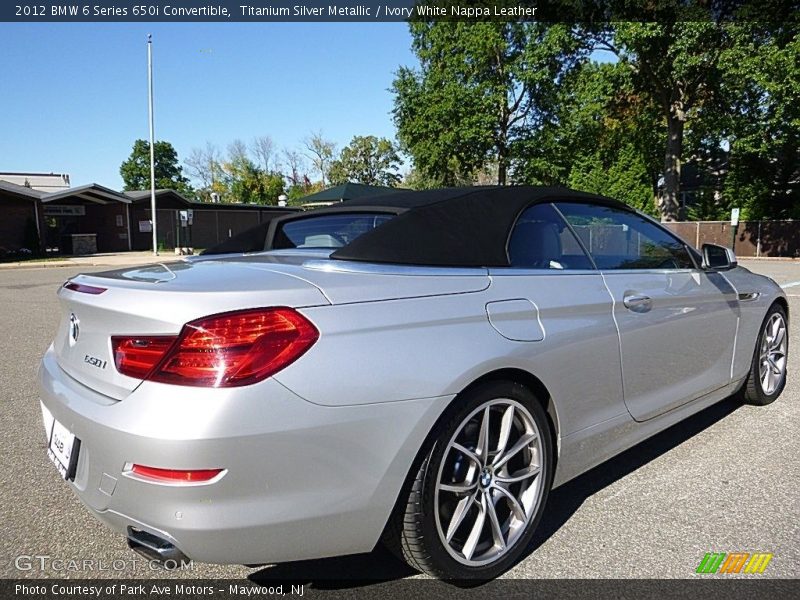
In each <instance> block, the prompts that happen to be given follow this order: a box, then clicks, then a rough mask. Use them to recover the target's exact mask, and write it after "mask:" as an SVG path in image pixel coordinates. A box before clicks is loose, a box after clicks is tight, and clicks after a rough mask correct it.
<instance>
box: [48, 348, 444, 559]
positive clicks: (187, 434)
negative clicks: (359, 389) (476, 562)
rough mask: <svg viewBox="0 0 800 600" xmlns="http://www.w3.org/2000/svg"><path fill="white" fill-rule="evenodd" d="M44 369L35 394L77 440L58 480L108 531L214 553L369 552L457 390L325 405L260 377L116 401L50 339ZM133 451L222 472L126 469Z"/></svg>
mask: <svg viewBox="0 0 800 600" xmlns="http://www.w3.org/2000/svg"><path fill="white" fill-rule="evenodd" d="M39 381H40V393H41V401H42V404H43V405H44V406H46V407H47V409H48V410H49V411H50V413H51V414H52V415H53V416H54V417H55V418H56V419H57V420H58V421H59V422H60V423H61V424H63V425H64V426H66V427H67V428H68V429H69V430H70V431H71V432H72V433H74V434H75V435H76V436H77V437H78V438H79V439H80V440H81V448H80V454H79V457H78V463H77V470H76V473H75V480H74V482H70V483H68V484H66V483H64V484H62V485H70V486H71V487H72V488H73V490H74V492H75V493H76V494H77V496H78V497H79V498H80V500H81V501H82V502H83V503H84V504H85V505H86V506H87V507H88V508H89V509H90V510H91V511H92V512H93V513H94V515H95V516H97V517H98V518H99V519H100V520H101V521H103V522H105V523H107V524H108V525H109V526H111V527H112V528H113V529H115V530H116V531H118V532H120V533H122V534H127V532H128V528H129V527H134V528H136V529H138V530H142V531H145V532H150V533H152V534H154V535H157V536H159V537H160V538H163V539H164V540H167V541H169V542H171V543H172V544H174V545H175V546H176V547H177V548H179V549H180V550H181V551H182V552H183V553H185V554H186V555H187V556H188V557H190V558H192V559H194V560H198V561H203V562H214V563H240V564H246V563H257V562H282V561H289V560H301V559H310V558H319V557H324V556H334V555H339V554H347V553H355V552H365V551H369V550H371V549H372V547H374V545H375V543H376V542H377V540H378V538H379V536H380V534H381V531H382V529H383V526H384V524H385V523H386V519H387V518H388V515H389V513H390V511H391V509H392V507H393V505H394V502H395V500H396V498H397V495H398V493H399V490H400V487H401V485H402V482H403V480H404V478H405V476H406V473H407V472H408V469H409V466H410V464H411V462H412V461H413V458H414V456H415V454H416V452H417V450H418V449H419V447H420V446H421V444H422V441H423V440H424V438H425V436H426V435H427V433H428V431H429V430H430V428H431V427H432V426H433V423H434V422H435V420H436V418H437V417H438V416H439V414H440V413H441V411H442V410H443V409H444V407H445V406H446V405H447V403H448V402H449V401H450V399H451V398H452V397H450V396H447V397H439V398H426V399H421V400H410V401H405V402H391V403H379V404H371V405H360V406H343V407H334V408H332V407H323V406H318V405H315V404H311V403H309V402H307V401H305V400H303V399H302V398H300V397H299V396H297V395H295V394H294V393H293V392H291V391H290V390H288V389H287V388H285V387H284V386H282V385H281V384H279V383H278V382H276V381H275V380H273V379H269V380H266V381H264V382H261V383H259V384H256V385H252V386H246V387H242V388H230V389H205V388H187V387H180V386H171V385H164V384H155V383H151V382H145V383H143V384H142V385H140V386H139V387H138V388H137V389H136V390H135V391H134V392H132V393H131V394H130V395H129V396H128V397H127V398H125V399H124V400H123V401H120V402H116V401H114V400H112V399H109V398H108V397H106V396H102V395H100V394H97V393H96V392H93V391H92V390H90V389H88V388H86V387H85V386H83V385H81V384H80V383H78V382H77V381H75V380H73V379H72V378H70V377H69V376H68V375H67V374H66V373H64V372H63V371H62V370H61V369H60V367H59V366H58V365H57V363H56V360H55V356H54V354H53V352H52V349H51V350H48V352H47V354H46V355H45V357H44V358H43V360H42V365H41V368H40V371H39ZM132 463H138V464H143V465H147V466H153V467H162V468H173V469H206V468H224V469H226V470H227V471H226V473H225V475H224V476H223V477H221V478H219V479H218V480H216V481H214V482H213V483H208V484H201V485H191V486H186V485H174V484H163V483H153V482H148V481H142V480H140V479H137V478H135V477H134V476H131V475H130V474H127V473H126V466H129V465H130V464H132ZM54 473H55V469H54Z"/></svg>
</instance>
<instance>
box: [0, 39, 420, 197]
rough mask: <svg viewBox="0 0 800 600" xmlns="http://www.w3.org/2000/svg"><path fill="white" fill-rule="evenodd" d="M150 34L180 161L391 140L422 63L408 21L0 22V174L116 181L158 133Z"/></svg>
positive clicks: (160, 113) (161, 116)
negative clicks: (220, 152)
mask: <svg viewBox="0 0 800 600" xmlns="http://www.w3.org/2000/svg"><path fill="white" fill-rule="evenodd" d="M148 33H152V34H153V52H154V78H155V103H156V105H155V116H156V122H155V125H156V138H157V139H163V140H167V141H170V142H172V144H173V145H174V146H175V148H176V149H177V151H178V155H179V157H180V158H181V160H183V159H184V158H185V157H186V156H188V154H189V152H190V151H191V149H192V148H195V147H202V146H205V143H206V141H210V142H212V143H214V144H217V145H218V146H220V148H224V147H225V146H226V145H227V144H228V143H229V142H230V141H232V140H233V139H235V138H240V139H242V140H244V141H246V142H249V141H250V140H251V139H252V138H253V137H254V136H256V135H270V136H271V137H272V138H273V141H274V142H275V144H276V146H278V147H284V146H288V147H293V148H298V149H299V147H300V143H301V140H302V139H303V138H304V137H306V136H307V135H308V134H309V133H310V132H311V131H312V130H322V131H323V133H324V135H325V137H327V138H329V139H332V140H334V141H335V142H337V144H338V145H339V146H340V147H341V146H342V145H344V144H346V143H347V142H348V141H349V140H350V138H352V136H354V135H378V136H385V137H393V136H394V126H393V124H392V121H391V116H390V114H389V112H390V111H391V108H392V95H391V93H390V92H389V91H388V88H389V87H390V85H391V82H392V78H393V74H394V72H395V70H396V69H397V68H398V67H399V66H400V65H413V64H415V59H414V56H413V54H412V53H411V51H410V43H411V39H410V36H409V34H408V29H407V26H406V25H405V24H402V23H375V24H367V23H353V24H339V23H335V24H333V23H320V24H312V23H275V24H224V25H221V24H213V23H212V24H189V23H186V24H160V23H156V24H131V23H118V24H8V23H3V24H0V57H2V59H0V73H2V75H1V77H2V85H0V90H2V91H1V92H0V123H2V128H1V129H0V131H2V135H0V171H43V172H50V171H53V172H57V173H69V174H70V175H71V177H72V185H73V186H75V185H81V184H84V183H90V182H97V183H100V184H102V185H105V186H108V187H111V188H115V189H119V188H121V187H122V180H121V179H120V177H119V165H120V163H121V162H122V161H123V160H125V159H126V158H127V157H128V155H129V154H130V151H131V146H132V144H133V141H134V140H135V139H136V138H144V139H146V138H147V136H148V130H147V48H146V38H147V34H148Z"/></svg>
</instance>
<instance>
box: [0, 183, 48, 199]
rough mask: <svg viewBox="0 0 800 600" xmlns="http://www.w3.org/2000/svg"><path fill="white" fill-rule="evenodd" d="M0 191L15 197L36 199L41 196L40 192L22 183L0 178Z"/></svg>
mask: <svg viewBox="0 0 800 600" xmlns="http://www.w3.org/2000/svg"><path fill="white" fill-rule="evenodd" d="M0 191H3V192H5V193H6V194H8V195H11V196H14V197H16V198H24V199H26V200H37V199H39V198H41V197H42V196H43V193H42V192H39V191H37V190H34V189H32V188H29V187H27V186H24V185H17V184H16V183H10V182H8V181H3V180H2V179H0Z"/></svg>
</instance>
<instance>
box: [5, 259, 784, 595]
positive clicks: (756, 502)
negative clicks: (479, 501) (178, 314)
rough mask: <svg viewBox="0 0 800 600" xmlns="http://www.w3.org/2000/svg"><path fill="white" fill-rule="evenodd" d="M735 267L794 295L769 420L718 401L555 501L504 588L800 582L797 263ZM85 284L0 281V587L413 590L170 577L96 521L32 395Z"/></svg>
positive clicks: (392, 568) (40, 272)
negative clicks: (736, 575) (51, 452)
mask: <svg viewBox="0 0 800 600" xmlns="http://www.w3.org/2000/svg"><path fill="white" fill-rule="evenodd" d="M742 264H743V265H745V266H747V267H748V268H750V269H751V270H753V271H755V272H760V273H764V274H767V275H769V276H771V277H773V278H774V279H775V280H776V281H778V283H780V284H782V285H785V286H786V287H785V290H786V292H787V294H788V295H789V300H790V312H791V314H792V317H793V318H792V319H791V322H790V346H791V349H790V353H789V354H790V357H789V358H790V360H789V381H788V384H787V387H786V389H785V391H784V393H783V396H782V397H781V398H780V399H779V400H778V401H777V402H775V403H774V404H772V405H770V406H767V407H750V406H741V405H740V404H738V403H737V402H736V401H734V400H732V399H728V400H725V401H723V402H721V403H719V404H718V405H716V406H713V407H711V408H709V409H707V410H705V411H703V412H701V413H699V414H698V415H696V416H694V417H693V418H691V419H689V420H688V421H685V422H683V423H681V424H679V425H677V426H675V427H672V428H671V429H669V430H667V431H665V432H663V433H661V434H659V435H658V436H656V437H655V438H652V439H651V440H648V441H647V442H645V443H643V444H640V445H639V446H637V447H635V448H633V449H631V450H629V451H628V452H626V453H624V454H622V455H620V456H619V457H617V458H615V459H612V460H611V461H609V462H607V463H605V464H603V465H600V466H599V467H597V468H595V469H593V470H592V471H590V472H589V473H586V474H584V475H583V476H581V477H579V478H578V479H576V480H573V481H572V482H570V483H567V484H566V485H564V486H562V487H561V488H558V489H557V490H555V491H554V492H553V493H552V494H551V496H550V500H549V502H548V507H547V511H546V513H545V515H544V519H543V521H542V523H541V525H540V528H539V530H538V531H537V534H536V537H535V540H534V543H533V544H532V547H531V549H530V552H529V554H528V556H527V557H526V558H525V559H524V560H523V561H522V562H521V563H519V565H517V566H516V567H515V568H514V569H513V570H511V571H510V572H509V573H508V574H507V575H506V576H507V577H511V578H587V577H588V578H593V577H603V578H605V577H608V578H661V577H670V578H673V577H674V578H683V577H708V575H696V574H695V570H696V568H697V566H698V564H699V563H700V561H701V559H702V558H703V556H704V554H705V553H707V552H768V553H772V554H773V559H772V561H771V562H770V563H769V566H768V568H767V569H766V571H765V572H764V573H763V574H762V575H759V577H783V578H797V577H799V576H800V493H798V490H800V384H798V380H797V374H798V372H800V368H798V367H800V364H799V361H800V358H798V356H799V353H798V351H797V348H798V344H800V262H799V261H742ZM91 270H92V269H91V268H81V269H78V268H38V269H14V270H5V271H0V307H2V318H1V319H0V357H1V360H2V361H3V365H2V369H0V389H2V392H3V397H2V401H0V407H1V410H2V418H0V436H1V439H2V441H3V443H2V453H0V457H1V458H0V465H1V467H2V468H0V506H2V538H0V549H2V555H1V556H0V569H2V570H0V576H2V577H5V578H12V577H13V578H16V577H80V578H119V577H124V578H139V577H141V578H154V577H158V578H164V577H169V578H173V577H175V578H223V577H224V578H245V577H250V578H251V579H255V580H259V579H267V578H278V579H280V578H287V579H292V580H300V581H305V582H311V583H313V582H315V581H320V580H323V579H326V578H336V579H349V578H355V579H359V578H365V577H367V578H379V579H385V580H393V579H399V578H403V577H409V576H414V573H413V572H412V571H410V570H409V569H407V568H406V567H404V566H403V565H401V564H400V563H398V562H397V561H395V560H394V559H393V558H391V557H390V556H388V555H387V554H386V553H385V552H383V551H380V550H378V551H376V552H373V553H372V554H369V555H360V556H354V557H344V558H331V559H324V560H314V561H305V562H301V563H292V564H285V565H278V566H261V567H244V566H218V565H206V564H199V563H196V564H194V565H193V568H192V569H185V570H179V571H172V572H169V573H166V572H165V571H163V570H160V569H157V570H153V569H152V568H151V566H150V565H148V564H147V563H146V561H144V560H143V559H140V558H139V557H138V555H136V554H133V553H132V552H131V551H130V550H128V548H127V545H126V543H125V540H124V539H123V538H122V537H121V536H119V535H117V534H115V533H112V532H111V531H109V530H108V529H106V528H105V527H104V526H103V525H101V524H100V523H99V522H97V521H95V520H94V518H93V517H92V516H91V515H90V514H89V512H88V511H87V510H85V509H84V508H83V507H82V506H81V505H80V504H79V502H78V501H77V499H76V498H75V497H74V496H73V495H72V493H71V492H70V490H69V488H68V486H67V485H66V484H65V483H64V482H63V481H62V480H61V479H60V477H59V475H58V473H57V472H56V470H55V468H54V467H53V466H52V465H51V464H50V462H49V461H48V460H47V458H46V456H45V439H44V432H43V427H42V424H41V413H40V410H39V402H38V397H37V389H36V369H37V366H38V362H39V359H40V358H41V356H42V354H43V353H44V351H45V349H46V348H47V346H48V344H49V343H50V341H51V340H52V338H53V335H54V333H55V329H56V326H57V323H58V315H57V302H56V297H55V292H56V289H57V287H58V286H59V285H60V284H61V283H62V282H63V281H64V280H65V279H67V278H68V277H70V276H72V275H75V274H76V273H78V272H89V271H91ZM94 270H99V269H94ZM687 343H691V340H687ZM42 557H47V558H42ZM87 561H88V562H87ZM75 567H77V568H75Z"/></svg>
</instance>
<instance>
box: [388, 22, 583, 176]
mask: <svg viewBox="0 0 800 600" xmlns="http://www.w3.org/2000/svg"><path fill="white" fill-rule="evenodd" d="M409 27H410V29H411V36H412V48H413V50H414V52H415V54H416V55H417V58H418V59H419V63H420V67H419V69H418V70H413V69H410V68H407V67H401V68H400V70H399V71H398V73H397V77H396V79H395V81H394V84H393V91H394V93H395V105H394V112H393V114H394V121H395V124H396V125H397V130H398V138H399V140H400V143H401V146H402V148H403V149H404V150H406V151H407V152H408V153H409V154H411V156H412V157H413V159H414V165H415V167H416V169H417V170H419V171H420V172H421V173H422V174H423V175H424V176H426V177H427V178H431V179H435V180H438V181H439V182H440V183H442V184H446V185H452V184H454V183H455V182H456V181H458V180H463V179H464V178H471V177H473V176H474V175H475V173H476V172H478V171H480V170H483V169H485V168H486V167H487V165H489V164H490V163H494V164H495V165H496V173H497V182H498V183H500V184H505V183H507V182H509V175H510V170H511V168H512V165H513V164H514V162H515V160H516V159H517V158H519V152H518V146H519V142H520V140H521V138H522V137H523V135H525V134H526V132H527V131H529V130H530V129H535V128H537V127H539V126H541V124H542V123H543V122H544V121H546V120H547V118H548V113H549V111H550V110H551V109H552V106H553V104H552V103H553V99H554V93H555V90H556V89H557V87H558V85H559V83H560V81H561V79H562V78H563V76H564V75H565V73H567V72H568V71H569V70H570V68H571V67H572V66H574V65H575V64H577V63H579V62H580V61H581V60H583V58H584V57H585V55H586V52H585V50H584V49H582V46H581V45H580V42H579V39H578V38H577V37H576V36H575V35H573V33H572V30H571V28H570V27H569V26H567V25H565V24H557V25H544V24H542V23H514V22H511V23H501V22H477V23H474V22H473V23H467V22H431V21H428V22H426V21H416V22H413V23H411V24H410V25H409Z"/></svg>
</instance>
